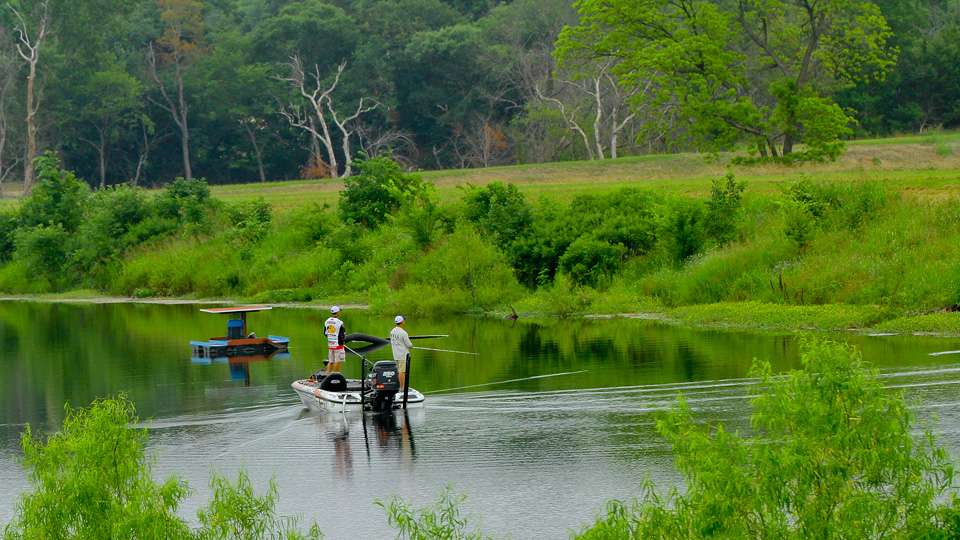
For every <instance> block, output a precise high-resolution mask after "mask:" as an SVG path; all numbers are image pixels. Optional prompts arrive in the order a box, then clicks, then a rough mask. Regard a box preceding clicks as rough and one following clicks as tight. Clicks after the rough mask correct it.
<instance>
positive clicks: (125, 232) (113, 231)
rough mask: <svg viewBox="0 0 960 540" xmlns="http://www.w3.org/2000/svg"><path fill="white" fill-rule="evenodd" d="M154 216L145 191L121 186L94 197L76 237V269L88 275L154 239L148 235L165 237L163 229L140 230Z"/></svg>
mask: <svg viewBox="0 0 960 540" xmlns="http://www.w3.org/2000/svg"><path fill="white" fill-rule="evenodd" d="M151 215H152V208H151V207H150V204H149V202H148V201H147V198H146V194H145V193H144V191H143V190H142V189H139V188H131V187H126V186H118V187H114V188H107V189H103V190H100V191H97V192H96V193H94V194H93V196H92V197H91V198H90V200H89V204H88V210H87V214H86V218H85V219H84V222H83V225H81V226H80V230H79V232H78V234H77V244H78V247H77V251H76V253H74V255H73V262H74V263H75V264H76V266H77V269H78V270H80V271H81V272H88V271H91V270H93V269H95V268H96V267H98V266H103V265H105V264H107V263H108V262H109V259H111V258H112V257H114V256H115V255H117V254H119V253H122V252H123V251H124V250H126V249H127V248H128V247H130V246H133V245H136V244H138V243H140V242H142V241H143V240H145V239H147V238H149V237H150V236H152V234H151V235H150V236H148V235H147V233H148V232H149V233H157V234H159V233H162V232H163V229H160V228H157V229H154V230H150V231H147V230H145V229H143V228H139V226H140V224H141V223H143V222H144V221H145V220H146V219H148V218H149V217H151ZM131 231H134V233H133V234H132V235H131V234H130V233H131Z"/></svg>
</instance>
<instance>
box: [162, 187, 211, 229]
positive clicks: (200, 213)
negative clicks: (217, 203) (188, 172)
mask: <svg viewBox="0 0 960 540" xmlns="http://www.w3.org/2000/svg"><path fill="white" fill-rule="evenodd" d="M210 202H211V199H210V187H209V186H208V185H207V182H206V180H204V179H202V178H198V179H194V180H187V179H185V178H180V177H178V178H176V179H175V180H174V181H173V182H171V183H169V184H167V187H166V188H165V189H164V190H163V192H162V193H161V194H160V195H158V196H157V198H156V201H155V203H154V204H155V205H156V208H157V213H158V214H159V215H160V216H161V217H165V218H169V219H172V220H174V221H176V222H177V223H180V224H183V223H192V224H200V223H202V222H204V221H205V220H206V218H207V213H208V210H209V206H210Z"/></svg>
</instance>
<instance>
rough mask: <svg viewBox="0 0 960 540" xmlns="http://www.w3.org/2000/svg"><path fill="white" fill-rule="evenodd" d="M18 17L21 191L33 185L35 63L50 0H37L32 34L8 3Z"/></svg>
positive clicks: (37, 100) (37, 103)
mask: <svg viewBox="0 0 960 540" xmlns="http://www.w3.org/2000/svg"><path fill="white" fill-rule="evenodd" d="M7 5H8V7H9V8H10V10H11V11H13V14H14V16H15V17H16V19H17V26H16V28H15V29H14V31H15V32H16V33H17V41H18V42H17V54H19V55H20V57H21V58H22V59H23V61H24V62H26V64H27V95H26V113H27V115H26V125H27V141H26V145H25V152H24V165H23V193H24V194H28V193H30V190H31V189H32V188H33V158H34V157H36V155H37V113H38V112H39V111H40V98H39V96H38V95H37V88H36V85H37V64H38V63H40V47H41V46H42V45H43V41H44V39H46V37H47V30H48V27H49V24H50V2H49V0H40V2H39V4H38V7H39V8H40V20H39V21H38V22H37V30H36V33H35V34H34V35H32V36H31V34H30V28H29V26H28V25H27V21H26V20H25V19H24V18H23V16H22V15H21V14H20V12H19V11H17V9H16V8H14V7H13V6H12V5H10V4H7Z"/></svg>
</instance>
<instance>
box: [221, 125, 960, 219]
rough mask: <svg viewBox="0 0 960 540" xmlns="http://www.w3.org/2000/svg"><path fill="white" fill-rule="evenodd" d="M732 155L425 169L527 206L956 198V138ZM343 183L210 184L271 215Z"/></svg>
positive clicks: (449, 193)
mask: <svg viewBox="0 0 960 540" xmlns="http://www.w3.org/2000/svg"><path fill="white" fill-rule="evenodd" d="M731 159H732V154H721V155H718V156H716V158H714V159H710V158H707V157H705V156H704V155H702V154H663V155H651V156H634V157H626V158H620V159H616V160H605V161H575V162H560V163H544V164H533V165H514V166H507V167H489V168H486V169H456V170H446V171H426V172H423V173H422V175H423V177H424V179H426V180H429V181H431V182H433V183H434V184H435V185H436V186H437V189H438V191H439V194H440V197H441V199H443V200H446V201H449V200H454V199H456V198H458V197H459V194H460V188H461V187H462V186H465V185H485V184H488V183H490V182H496V181H500V182H511V183H514V184H517V185H518V187H519V188H520V189H521V191H523V192H524V193H526V194H527V195H528V196H529V197H530V198H531V199H532V200H536V199H537V198H539V197H540V196H546V197H550V198H552V199H555V200H558V201H561V202H565V201H568V200H570V199H572V198H573V197H575V196H577V195H580V194H583V193H604V192H609V191H613V190H615V189H619V188H622V187H626V186H635V187H646V188H653V189H657V190H664V191H669V192H673V193H677V194H685V195H693V196H699V195H705V194H707V193H709V190H710V180H711V179H713V178H716V177H718V176H721V175H723V174H725V173H726V172H727V171H732V172H733V173H734V174H736V175H737V177H738V178H739V179H741V180H746V181H747V182H749V184H750V191H751V192H754V193H756V192H761V193H763V192H773V191H776V190H778V189H779V186H780V185H781V184H783V183H785V182H790V181H794V180H797V179H799V178H803V177H809V178H813V179H817V180H827V181H862V180H878V181H882V182H883V183H884V184H885V185H886V186H887V187H888V188H891V189H894V190H898V191H903V192H906V193H909V194H913V195H916V196H919V197H930V198H940V197H942V196H944V195H950V194H953V193H960V133H951V134H944V135H936V136H929V135H928V136H910V137H902V138H892V139H871V140H864V141H855V142H853V143H851V144H850V147H849V149H848V151H847V153H846V154H845V155H844V156H843V157H842V158H840V159H839V160H838V161H837V162H835V163H823V164H804V165H799V166H786V165H757V166H737V165H731V164H730V160H731ZM342 188H343V184H342V183H341V182H338V181H333V180H296V181H287V182H270V183H267V184H259V183H255V184H231V185H217V186H213V188H212V189H213V193H214V196H216V197H218V198H221V199H224V200H249V199H254V198H257V197H263V198H264V199H265V200H266V201H267V202H269V203H271V204H273V205H274V207H275V208H277V209H278V210H283V209H289V208H295V207H298V206H302V205H304V204H308V203H314V202H315V203H319V204H330V205H335V204H336V201H337V197H338V193H339V191H340V190H341V189H342Z"/></svg>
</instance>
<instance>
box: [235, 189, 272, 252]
mask: <svg viewBox="0 0 960 540" xmlns="http://www.w3.org/2000/svg"><path fill="white" fill-rule="evenodd" d="M226 214H227V219H228V220H229V221H230V224H231V225H233V228H234V229H236V231H237V234H236V235H235V236H233V237H232V239H233V240H234V242H236V243H239V244H241V245H243V246H249V245H250V244H255V243H257V242H259V241H260V240H262V239H263V237H265V236H266V235H267V233H269V232H270V222H271V221H272V220H273V210H272V208H271V207H270V205H269V204H268V203H267V202H266V201H265V200H263V198H262V197H261V198H258V199H256V200H253V201H244V202H238V203H233V204H230V205H227V207H226Z"/></svg>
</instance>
